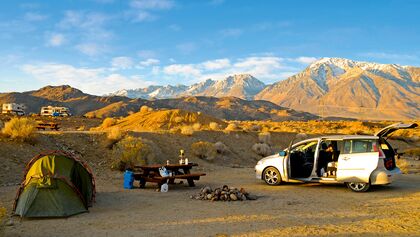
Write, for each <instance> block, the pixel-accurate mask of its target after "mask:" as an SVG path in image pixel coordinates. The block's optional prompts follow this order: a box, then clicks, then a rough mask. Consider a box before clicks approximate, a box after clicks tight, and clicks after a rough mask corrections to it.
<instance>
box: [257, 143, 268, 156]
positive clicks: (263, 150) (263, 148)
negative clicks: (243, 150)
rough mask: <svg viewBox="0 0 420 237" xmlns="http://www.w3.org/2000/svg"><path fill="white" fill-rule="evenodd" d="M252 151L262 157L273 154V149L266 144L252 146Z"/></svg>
mask: <svg viewBox="0 0 420 237" xmlns="http://www.w3.org/2000/svg"><path fill="white" fill-rule="evenodd" d="M252 151H253V152H255V153H256V154H257V155H260V156H269V155H271V154H272V151H271V147H270V146H269V145H268V144H265V143H255V144H254V145H253V146H252Z"/></svg>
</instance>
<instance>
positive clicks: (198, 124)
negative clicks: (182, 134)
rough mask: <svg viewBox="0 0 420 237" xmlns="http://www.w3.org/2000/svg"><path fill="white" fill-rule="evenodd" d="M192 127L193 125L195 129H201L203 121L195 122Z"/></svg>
mask: <svg viewBox="0 0 420 237" xmlns="http://www.w3.org/2000/svg"><path fill="white" fill-rule="evenodd" d="M192 127H193V129H194V131H200V129H201V123H194V124H193V126H192Z"/></svg>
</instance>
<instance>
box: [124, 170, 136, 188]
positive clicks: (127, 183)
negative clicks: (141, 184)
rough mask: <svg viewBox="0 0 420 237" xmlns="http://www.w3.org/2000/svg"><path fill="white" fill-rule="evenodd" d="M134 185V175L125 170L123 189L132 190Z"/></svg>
mask: <svg viewBox="0 0 420 237" xmlns="http://www.w3.org/2000/svg"><path fill="white" fill-rule="evenodd" d="M133 183H134V173H133V171H129V170H126V171H125V173H124V188H125V189H132V188H133Z"/></svg>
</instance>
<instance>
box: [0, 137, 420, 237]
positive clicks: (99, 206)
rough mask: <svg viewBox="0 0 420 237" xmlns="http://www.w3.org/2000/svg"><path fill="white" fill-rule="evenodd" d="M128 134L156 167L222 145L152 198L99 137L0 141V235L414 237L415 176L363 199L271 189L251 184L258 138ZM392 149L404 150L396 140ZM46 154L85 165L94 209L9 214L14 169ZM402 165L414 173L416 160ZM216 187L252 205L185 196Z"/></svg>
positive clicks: (418, 205)
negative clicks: (128, 181)
mask: <svg viewBox="0 0 420 237" xmlns="http://www.w3.org/2000/svg"><path fill="white" fill-rule="evenodd" d="M134 135H135V136H141V137H143V138H145V139H148V140H150V141H152V142H153V143H154V144H155V145H156V147H157V148H158V150H159V152H160V154H161V159H163V160H165V161H166V159H170V160H171V162H176V159H177V155H178V150H179V149H181V148H188V147H189V146H190V145H191V144H192V143H193V142H196V141H199V140H205V141H210V142H216V141H222V142H223V143H224V144H226V145H227V146H228V147H229V148H230V152H229V154H228V155H227V156H225V157H221V160H218V161H213V162H207V161H202V160H194V159H191V161H193V162H197V163H199V164H200V166H199V167H197V168H195V170H196V171H200V172H201V171H204V172H205V173H207V176H204V177H202V178H201V180H200V181H198V182H197V186H196V187H194V188H190V187H187V185H186V184H176V185H172V186H170V188H169V189H170V190H169V192H168V193H160V192H156V191H155V189H156V186H155V185H153V184H150V185H148V186H147V187H146V189H138V188H137V189H133V190H124V189H123V188H122V183H123V175H122V173H119V172H115V171H111V170H110V169H109V165H110V159H111V155H112V154H111V151H110V150H109V149H107V148H106V144H105V143H104V142H103V140H104V135H103V134H102V135H101V134H97V133H89V132H86V133H79V132H69V131H64V132H47V133H41V134H39V135H38V137H37V142H36V143H35V144H26V143H16V142H12V141H0V154H1V155H0V161H1V162H0V236H1V237H3V236H75V235H79V236H217V235H219V236H325V235H332V236H351V235H363V236H378V235H381V236H420V185H419V184H420V175H419V174H405V175H402V176H401V178H400V179H399V180H397V181H396V182H394V183H393V184H392V185H389V186H381V187H374V188H373V189H372V191H371V192H367V193H354V192H351V191H350V190H348V189H347V188H346V187H345V186H343V185H319V184H285V185H280V186H275V187H271V186H267V185H265V184H264V183H263V182H262V181H259V180H256V179H255V177H254V170H253V168H252V166H253V165H255V163H256V160H257V159H258V157H257V156H255V155H252V154H251V153H252V152H250V147H251V146H252V145H253V144H254V143H256V142H257V141H258V135H257V133H243V132H239V133H230V134H226V133H223V132H197V133H194V135H193V136H182V135H179V134H159V133H137V134H134ZM293 136H294V134H288V133H272V143H273V144H275V146H273V148H274V150H279V149H280V148H284V147H285V146H287V144H288V142H289V141H290V139H291V137H293ZM392 145H393V147H394V148H396V147H399V148H400V149H401V150H404V149H406V148H410V145H409V144H406V143H403V142H400V141H392ZM54 149H72V150H74V151H77V153H79V154H80V155H81V156H82V157H83V159H84V160H85V161H86V162H87V163H88V164H89V165H90V166H91V167H92V168H93V170H94V173H95V176H96V181H97V199H96V203H95V204H94V205H93V207H92V208H90V209H89V213H85V214H81V215H76V216H73V217H70V218H59V219H19V218H16V217H10V215H11V213H12V210H11V209H12V206H13V201H14V198H15V194H16V191H17V189H18V186H17V183H19V182H20V181H21V178H22V171H23V167H24V165H25V164H26V162H27V161H29V160H30V159H31V158H32V157H33V156H35V155H36V154H38V153H39V152H41V151H45V150H54ZM187 154H188V150H187ZM412 162H413V164H414V165H415V166H416V167H417V168H416V170H418V167H419V166H418V164H419V161H414V160H413V161H412ZM232 167H240V168H232ZM224 184H227V185H229V186H233V187H237V188H244V189H246V190H247V191H248V192H250V193H252V194H255V195H257V196H258V197H259V198H258V199H257V200H255V201H244V202H209V201H199V200H191V199H190V198H189V197H190V195H193V194H196V193H198V192H199V191H200V188H202V187H204V186H207V185H209V186H211V187H213V188H214V187H219V186H222V185H224ZM2 207H4V208H5V209H2ZM4 212H6V213H4ZM6 224H9V225H6Z"/></svg>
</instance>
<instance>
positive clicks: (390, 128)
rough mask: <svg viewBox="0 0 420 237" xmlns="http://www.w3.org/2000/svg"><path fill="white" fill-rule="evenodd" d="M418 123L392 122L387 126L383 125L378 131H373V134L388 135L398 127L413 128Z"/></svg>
mask: <svg viewBox="0 0 420 237" xmlns="http://www.w3.org/2000/svg"><path fill="white" fill-rule="evenodd" d="M417 126H418V124H417V123H409V124H405V123H394V124H392V125H389V126H388V127H385V128H383V129H381V130H380V131H379V132H377V133H375V136H378V137H384V138H385V137H387V136H389V135H391V133H393V132H395V131H397V130H399V129H408V128H415V127H417Z"/></svg>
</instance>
